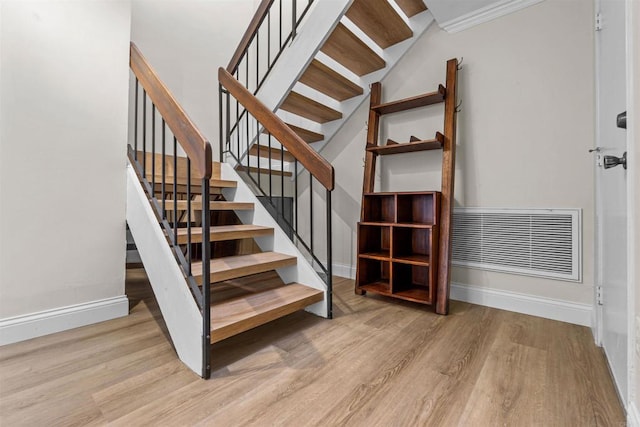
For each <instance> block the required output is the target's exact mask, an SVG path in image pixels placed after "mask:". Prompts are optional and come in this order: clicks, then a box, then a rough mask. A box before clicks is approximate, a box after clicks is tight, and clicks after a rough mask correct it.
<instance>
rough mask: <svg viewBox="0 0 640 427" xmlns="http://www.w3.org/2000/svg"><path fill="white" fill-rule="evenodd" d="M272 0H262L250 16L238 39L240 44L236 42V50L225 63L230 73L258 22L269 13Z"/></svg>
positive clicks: (237, 62) (252, 35) (255, 30)
mask: <svg viewBox="0 0 640 427" xmlns="http://www.w3.org/2000/svg"><path fill="white" fill-rule="evenodd" d="M273 2H274V0H262V2H261V3H260V6H258V10H256V13H255V15H253V18H251V22H250V23H249V26H248V27H247V30H246V31H245V32H244V35H243V36H242V39H240V44H238V47H237V48H236V51H235V52H234V54H233V56H232V57H231V61H229V65H227V71H228V72H229V73H230V74H233V73H235V72H236V68H237V67H238V64H239V63H240V59H242V55H244V52H245V50H247V48H248V47H249V43H251V40H253V37H254V36H255V34H256V32H257V31H258V28H259V27H260V24H262V21H264V19H265V18H266V17H267V14H268V13H269V9H270V8H271V5H272V4H273Z"/></svg>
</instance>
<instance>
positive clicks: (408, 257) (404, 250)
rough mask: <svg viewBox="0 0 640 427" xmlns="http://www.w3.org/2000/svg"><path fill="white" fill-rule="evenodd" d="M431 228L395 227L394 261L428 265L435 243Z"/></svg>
mask: <svg viewBox="0 0 640 427" xmlns="http://www.w3.org/2000/svg"><path fill="white" fill-rule="evenodd" d="M433 243H434V242H433V239H432V238H431V229H430V228H413V227H394V228H393V254H392V258H393V260H394V261H400V262H404V263H408V264H416V265H424V266H428V265H429V261H430V254H431V247H432V245H433Z"/></svg>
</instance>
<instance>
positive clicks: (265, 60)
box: [218, 0, 314, 162]
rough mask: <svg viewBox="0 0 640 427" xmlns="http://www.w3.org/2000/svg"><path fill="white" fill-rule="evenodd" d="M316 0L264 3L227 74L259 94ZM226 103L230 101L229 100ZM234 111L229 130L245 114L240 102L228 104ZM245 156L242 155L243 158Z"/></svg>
mask: <svg viewBox="0 0 640 427" xmlns="http://www.w3.org/2000/svg"><path fill="white" fill-rule="evenodd" d="M313 2H314V0H287V1H283V0H262V2H261V3H260V6H258V10H257V11H256V14H255V15H254V17H253V19H252V20H251V22H250V23H249V27H248V28H247V30H246V32H245V33H244V36H243V37H242V39H241V41H240V44H239V45H238V47H237V49H236V51H235V53H234V54H233V56H232V58H231V61H229V65H227V68H226V70H227V72H229V74H231V75H232V76H234V77H235V78H236V80H237V81H239V82H241V83H242V84H243V85H244V87H245V88H246V89H247V90H248V91H250V92H251V93H253V94H254V95H255V94H257V93H258V91H259V90H260V88H261V87H262V84H263V83H264V82H265V80H266V78H267V77H268V76H269V74H270V73H271V70H272V69H273V67H274V66H275V64H276V62H277V61H278V59H279V58H280V55H281V54H282V53H283V52H284V50H285V48H286V47H287V46H288V45H289V43H290V42H291V41H292V40H293V39H294V38H295V36H296V34H297V30H298V27H299V25H300V23H301V22H302V20H303V19H304V17H305V16H306V15H307V12H308V11H309V9H310V7H311V5H312V4H313ZM223 98H224V93H223V90H222V87H220V88H219V92H218V99H219V112H220V117H219V120H220V123H221V124H222V120H223V117H222V111H223V105H222V104H223ZM227 102H230V100H229V99H228V98H227ZM230 108H235V116H236V120H235V121H234V123H227V124H228V125H229V127H227V128H232V132H233V130H235V129H233V128H235V127H236V126H238V122H239V120H240V119H242V118H243V117H244V115H245V114H246V111H245V109H244V108H243V107H242V105H241V104H240V103H238V102H237V101H236V102H234V105H233V107H230V106H229V105H227V111H229V110H230ZM222 128H223V126H220V151H219V153H220V161H221V162H222V161H223V153H224V152H226V148H225V147H224V145H223V138H224V134H223V131H222ZM244 154H245V153H243V155H244Z"/></svg>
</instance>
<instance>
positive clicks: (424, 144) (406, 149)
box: [367, 132, 444, 155]
mask: <svg viewBox="0 0 640 427" xmlns="http://www.w3.org/2000/svg"><path fill="white" fill-rule="evenodd" d="M443 145H444V136H443V135H442V134H441V133H440V132H436V137H435V138H434V139H425V140H418V141H413V142H406V143H395V144H393V143H392V144H389V143H387V145H373V144H371V145H369V146H367V151H370V152H372V153H375V154H379V155H386V154H400V153H413V152H415V151H426V150H441V149H442V147H443Z"/></svg>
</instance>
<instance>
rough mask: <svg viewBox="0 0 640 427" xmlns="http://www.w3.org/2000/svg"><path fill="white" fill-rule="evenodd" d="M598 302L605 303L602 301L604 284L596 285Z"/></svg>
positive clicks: (599, 303)
mask: <svg viewBox="0 0 640 427" xmlns="http://www.w3.org/2000/svg"><path fill="white" fill-rule="evenodd" d="M596 303H597V304H598V305H603V302H602V286H596Z"/></svg>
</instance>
